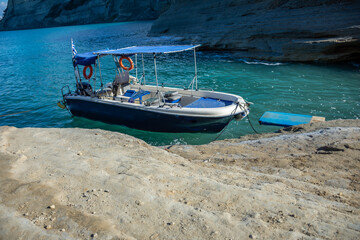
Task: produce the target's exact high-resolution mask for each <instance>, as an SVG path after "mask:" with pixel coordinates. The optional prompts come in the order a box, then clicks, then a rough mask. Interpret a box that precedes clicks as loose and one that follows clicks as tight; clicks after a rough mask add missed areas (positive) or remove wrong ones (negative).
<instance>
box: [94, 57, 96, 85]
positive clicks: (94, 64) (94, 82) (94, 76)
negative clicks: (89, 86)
mask: <svg viewBox="0 0 360 240" xmlns="http://www.w3.org/2000/svg"><path fill="white" fill-rule="evenodd" d="M94 91H96V61H95V62H94Z"/></svg>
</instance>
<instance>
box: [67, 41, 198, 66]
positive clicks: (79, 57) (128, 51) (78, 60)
mask: <svg viewBox="0 0 360 240" xmlns="http://www.w3.org/2000/svg"><path fill="white" fill-rule="evenodd" d="M199 46H200V45H174V46H133V47H126V48H120V49H110V50H99V51H95V52H87V53H78V54H76V56H75V61H74V66H76V65H83V66H88V65H91V64H95V61H96V58H97V57H98V56H105V55H116V56H132V55H134V54H161V53H163V54H166V53H175V52H183V51H188V50H192V49H194V48H196V47H199Z"/></svg>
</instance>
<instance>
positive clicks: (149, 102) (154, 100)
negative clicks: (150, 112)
mask: <svg viewBox="0 0 360 240" xmlns="http://www.w3.org/2000/svg"><path fill="white" fill-rule="evenodd" d="M158 103H159V98H157V97H152V98H148V99H146V100H145V101H144V105H145V106H151V105H155V104H158Z"/></svg>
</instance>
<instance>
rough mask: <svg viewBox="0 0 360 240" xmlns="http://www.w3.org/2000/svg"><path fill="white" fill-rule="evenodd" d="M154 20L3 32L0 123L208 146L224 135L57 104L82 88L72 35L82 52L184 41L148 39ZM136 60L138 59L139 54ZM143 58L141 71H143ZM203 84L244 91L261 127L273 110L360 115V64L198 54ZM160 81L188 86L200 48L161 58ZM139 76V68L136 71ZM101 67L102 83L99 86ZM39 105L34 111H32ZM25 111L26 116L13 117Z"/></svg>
mask: <svg viewBox="0 0 360 240" xmlns="http://www.w3.org/2000/svg"><path fill="white" fill-rule="evenodd" d="M150 27H151V22H129V23H112V24H95V25H83V26H70V27H57V28H46V29H35V30H24V31H9V32H0V83H1V88H0V115H7V116H1V117H0V125H2V126H5V125H9V126H15V127H39V128H89V129H93V128H100V129H105V130H110V131H116V132H121V133H125V134H129V135H132V136H134V137H137V138H140V139H143V140H145V141H146V142H148V143H150V144H153V145H167V144H203V143H208V142H210V141H212V140H214V139H215V138H216V137H217V136H218V134H208V133H207V134H206V133H170V134H169V133H157V132H147V131H141V130H136V129H131V128H127V127H124V126H117V125H110V124H105V123H102V122H97V121H91V120H88V119H85V118H79V117H73V118H72V117H71V116H70V115H69V113H68V112H67V111H66V110H63V109H60V108H59V107H58V106H57V104H56V103H57V101H59V100H61V99H62V97H61V91H60V89H61V88H62V87H63V86H65V85H69V86H70V87H71V89H74V88H75V80H74V69H73V66H72V60H71V44H70V39H71V38H72V39H73V40H74V42H75V46H76V48H77V51H78V52H89V51H94V50H100V49H107V48H110V49H113V48H121V47H127V46H134V45H160V44H179V42H178V40H179V39H176V38H175V39H174V38H168V37H148V36H147V35H148V31H149V29H150ZM133 60H134V58H133ZM138 60H139V68H138V77H140V76H141V74H142V71H143V70H142V68H141V64H140V59H138ZM144 61H145V76H146V80H147V81H150V82H154V80H155V77H154V64H153V58H152V56H145V58H144ZM101 64H102V77H103V81H104V83H106V82H111V81H113V79H114V76H115V70H114V69H115V68H114V66H115V65H114V62H113V60H112V59H111V57H107V58H106V57H104V58H102V59H101ZM197 67H198V82H199V87H200V88H204V89H213V90H215V91H221V92H228V93H233V94H237V95H240V96H242V97H243V98H245V99H246V100H247V101H249V102H252V103H254V104H253V105H252V106H251V113H250V121H251V123H252V124H253V126H254V128H255V129H256V130H257V131H258V132H261V133H263V132H272V131H276V130H277V129H279V127H274V126H262V125H259V123H258V119H259V118H260V117H261V115H262V114H263V113H264V112H265V111H279V112H288V113H298V114H306V115H315V116H322V117H325V118H326V119H327V120H332V119H339V118H344V119H354V118H359V117H360V68H359V65H357V63H344V64H336V65H335V64H329V65H324V64H305V63H280V62H264V61H254V60H249V59H241V58H237V57H235V56H234V55H233V54H232V53H226V52H198V53H197ZM157 70H158V79H159V82H160V83H164V84H171V85H176V86H180V87H185V86H188V85H189V83H190V82H191V80H192V79H193V77H194V62H193V53H192V52H188V53H179V54H169V55H165V56H158V58H157ZM131 74H133V75H135V70H133V71H132V72H131ZM99 84H100V82H99V72H98V71H97V82H96V84H95V85H96V86H97V87H99ZM28 110H32V111H28ZM24 111H26V112H24ZM17 112H23V113H21V114H15V115H9V114H12V113H17ZM250 133H253V130H252V128H251V127H250V125H249V120H248V119H243V120H242V121H240V122H236V121H232V122H231V123H230V124H229V126H228V127H227V128H226V129H225V130H224V132H223V133H222V135H221V136H220V137H219V139H225V138H237V137H239V136H242V135H245V134H250Z"/></svg>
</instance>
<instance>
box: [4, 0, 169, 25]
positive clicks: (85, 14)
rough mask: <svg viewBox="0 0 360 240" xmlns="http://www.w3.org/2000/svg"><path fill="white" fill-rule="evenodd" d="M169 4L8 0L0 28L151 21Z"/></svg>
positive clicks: (161, 0) (152, 0) (157, 1)
mask: <svg viewBox="0 0 360 240" xmlns="http://www.w3.org/2000/svg"><path fill="white" fill-rule="evenodd" d="M169 5H170V0H132V1H126V0H91V1H86V0H64V1H57V0H32V1H28V0H9V1H8V7H7V10H6V13H5V15H4V18H3V20H2V21H1V22H0V29H2V30H15V29H28V28H41V27H53V26H63V25H79V24H89V23H100V22H119V21H132V20H151V19H155V18H157V17H158V16H159V15H160V13H161V12H163V11H165V10H166V9H167V8H168V7H169Z"/></svg>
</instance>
